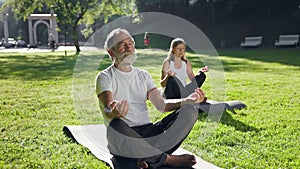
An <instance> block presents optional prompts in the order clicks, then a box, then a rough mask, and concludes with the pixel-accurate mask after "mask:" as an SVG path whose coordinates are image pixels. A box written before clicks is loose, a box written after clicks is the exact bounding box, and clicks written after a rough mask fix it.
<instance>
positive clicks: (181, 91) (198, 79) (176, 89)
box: [164, 73, 206, 99]
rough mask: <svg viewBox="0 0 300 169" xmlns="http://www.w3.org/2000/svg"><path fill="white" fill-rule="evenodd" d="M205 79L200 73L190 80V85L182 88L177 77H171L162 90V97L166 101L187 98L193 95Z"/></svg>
mask: <svg viewBox="0 0 300 169" xmlns="http://www.w3.org/2000/svg"><path fill="white" fill-rule="evenodd" d="M205 79H206V75H205V74H204V73H200V74H198V75H196V76H195V77H194V78H193V79H192V81H191V83H189V84H187V85H186V86H185V87H184V86H183V85H182V83H181V82H180V81H179V79H178V78H177V77H175V76H171V77H169V79H168V81H167V85H166V87H165V90H164V97H165V98H166V99H179V98H184V97H187V96H188V95H190V94H191V93H193V92H194V90H195V89H196V88H197V87H198V88H200V87H201V86H202V84H203V83H204V81H205Z"/></svg>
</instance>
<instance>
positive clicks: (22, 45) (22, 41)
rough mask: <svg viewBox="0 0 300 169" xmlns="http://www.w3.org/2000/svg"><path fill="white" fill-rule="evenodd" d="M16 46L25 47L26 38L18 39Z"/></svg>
mask: <svg viewBox="0 0 300 169" xmlns="http://www.w3.org/2000/svg"><path fill="white" fill-rule="evenodd" d="M15 47H16V48H23V47H24V48H25V47H27V44H26V42H25V41H24V40H17V41H16V44H15Z"/></svg>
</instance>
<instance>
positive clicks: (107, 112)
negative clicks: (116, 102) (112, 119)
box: [104, 107, 112, 114]
mask: <svg viewBox="0 0 300 169" xmlns="http://www.w3.org/2000/svg"><path fill="white" fill-rule="evenodd" d="M104 112H105V113H106V114H110V113H111V112H112V111H111V109H110V108H109V107H104Z"/></svg>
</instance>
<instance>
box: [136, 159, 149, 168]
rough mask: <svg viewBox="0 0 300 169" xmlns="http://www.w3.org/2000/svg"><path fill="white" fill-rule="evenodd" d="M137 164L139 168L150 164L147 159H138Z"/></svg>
mask: <svg viewBox="0 0 300 169" xmlns="http://www.w3.org/2000/svg"><path fill="white" fill-rule="evenodd" d="M137 166H138V168H139V169H143V168H148V164H147V163H146V161H141V160H138V161H137Z"/></svg>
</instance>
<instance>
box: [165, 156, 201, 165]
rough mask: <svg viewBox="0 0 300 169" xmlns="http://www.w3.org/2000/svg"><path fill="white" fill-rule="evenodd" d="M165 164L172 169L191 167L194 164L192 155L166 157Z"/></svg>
mask: <svg viewBox="0 0 300 169" xmlns="http://www.w3.org/2000/svg"><path fill="white" fill-rule="evenodd" d="M165 164H166V165H168V166H172V167H192V166H193V165H195V164H196V158H195V156H194V155H190V154H182V155H168V156H167V159H166V161H165Z"/></svg>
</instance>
